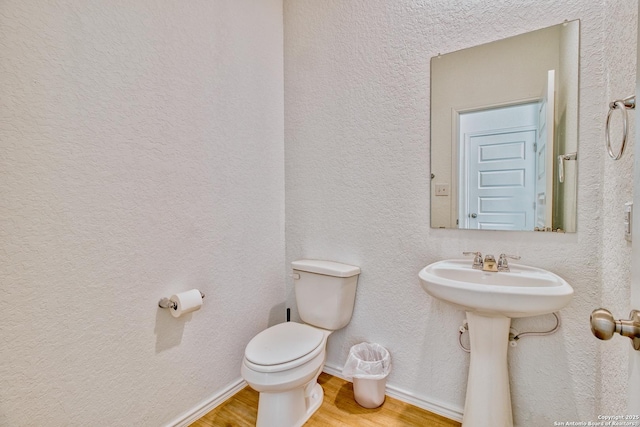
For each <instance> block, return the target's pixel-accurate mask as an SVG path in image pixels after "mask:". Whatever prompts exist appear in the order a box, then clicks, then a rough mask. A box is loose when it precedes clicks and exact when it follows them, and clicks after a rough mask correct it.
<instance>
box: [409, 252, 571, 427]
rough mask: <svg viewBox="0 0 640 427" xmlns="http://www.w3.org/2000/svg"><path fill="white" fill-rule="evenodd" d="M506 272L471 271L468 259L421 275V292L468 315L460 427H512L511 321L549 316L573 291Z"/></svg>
mask: <svg viewBox="0 0 640 427" xmlns="http://www.w3.org/2000/svg"><path fill="white" fill-rule="evenodd" d="M509 267H510V271H508V272H506V271H501V272H486V271H482V270H477V269H474V268H472V263H471V262H470V261H469V260H468V259H463V260H445V261H439V262H436V263H433V264H430V265H428V266H427V267H425V268H423V269H422V270H420V273H419V277H420V282H421V284H422V288H423V289H424V290H425V291H426V292H427V293H428V294H429V295H431V296H433V297H435V298H438V299H440V300H442V301H445V302H448V303H450V304H453V305H455V306H458V307H459V308H461V309H463V310H465V311H466V313H467V322H468V323H469V338H470V341H471V360H470V365H469V378H468V381H467V395H466V399H465V405H464V416H463V419H462V425H463V427H512V426H513V416H512V412H511V394H510V391H509V372H508V370H507V349H508V343H509V327H510V326H511V319H512V318H516V317H528V316H538V315H541V314H547V313H553V312H555V311H558V310H560V309H561V308H563V307H564V306H566V305H567V304H568V303H569V301H570V300H571V297H572V295H573V288H572V287H571V286H570V285H569V284H568V283H567V282H566V281H565V280H564V279H562V278H561V277H560V276H557V275H556V274H553V273H551V272H549V271H546V270H543V269H540V268H534V267H527V266H524V265H519V264H510V265H509Z"/></svg>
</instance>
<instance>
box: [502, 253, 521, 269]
mask: <svg viewBox="0 0 640 427" xmlns="http://www.w3.org/2000/svg"><path fill="white" fill-rule="evenodd" d="M507 258H511V259H515V260H518V259H520V256H518V255H507V254H500V258H498V271H509V262H508V261H507Z"/></svg>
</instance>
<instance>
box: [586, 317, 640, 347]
mask: <svg viewBox="0 0 640 427" xmlns="http://www.w3.org/2000/svg"><path fill="white" fill-rule="evenodd" d="M590 320H591V332H593V335H595V336H596V338H599V339H601V340H608V339H611V337H612V336H613V335H614V334H615V333H616V332H617V333H619V334H620V335H622V336H625V337H629V338H631V340H632V343H631V345H632V346H633V348H634V349H636V350H640V311H638V310H631V314H629V320H615V319H614V318H613V315H612V314H611V312H610V311H609V310H605V309H604V308H599V309H597V310H593V312H592V313H591V318H590Z"/></svg>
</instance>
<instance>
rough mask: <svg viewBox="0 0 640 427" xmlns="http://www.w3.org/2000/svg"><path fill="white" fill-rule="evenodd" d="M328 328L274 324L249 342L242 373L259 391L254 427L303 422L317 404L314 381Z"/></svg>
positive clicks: (319, 396)
mask: <svg viewBox="0 0 640 427" xmlns="http://www.w3.org/2000/svg"><path fill="white" fill-rule="evenodd" d="M330 334H331V331H325V330H321V329H319V328H315V327H313V326H309V325H304V324H301V323H295V322H287V323H280V324H278V325H275V326H272V327H271V328H269V329H266V330H265V331H262V332H261V333H260V334H258V335H256V336H255V337H254V338H253V339H252V340H251V341H250V342H249V344H248V345H247V348H246V350H245V357H244V360H243V362H242V368H241V374H242V377H243V378H244V380H245V381H246V382H247V384H249V386H250V387H251V388H253V389H254V390H256V391H257V392H259V393H260V400H259V404H258V421H257V424H256V425H257V426H258V427H271V426H283V427H285V426H287V427H288V426H292V427H298V426H301V425H303V424H304V423H305V422H306V421H307V420H308V419H309V417H310V416H311V415H313V413H314V412H315V411H316V410H317V409H318V408H319V407H320V405H321V404H322V399H323V395H324V392H323V391H322V387H321V386H320V384H318V376H319V375H320V373H321V372H322V368H323V366H324V362H325V357H326V351H325V349H326V344H327V338H328V336H329V335H330Z"/></svg>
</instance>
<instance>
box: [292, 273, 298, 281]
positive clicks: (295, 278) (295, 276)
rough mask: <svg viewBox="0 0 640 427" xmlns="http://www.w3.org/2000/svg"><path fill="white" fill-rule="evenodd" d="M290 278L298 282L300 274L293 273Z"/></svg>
mask: <svg viewBox="0 0 640 427" xmlns="http://www.w3.org/2000/svg"><path fill="white" fill-rule="evenodd" d="M289 277H293V280H298V279H299V278H300V274H298V273H291V274H290V275H289Z"/></svg>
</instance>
